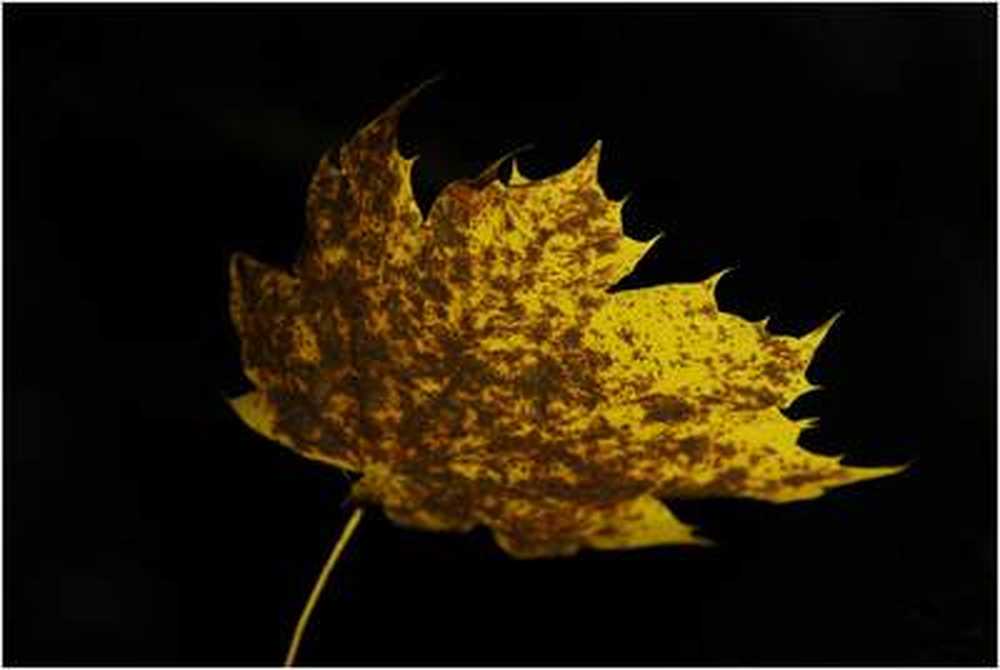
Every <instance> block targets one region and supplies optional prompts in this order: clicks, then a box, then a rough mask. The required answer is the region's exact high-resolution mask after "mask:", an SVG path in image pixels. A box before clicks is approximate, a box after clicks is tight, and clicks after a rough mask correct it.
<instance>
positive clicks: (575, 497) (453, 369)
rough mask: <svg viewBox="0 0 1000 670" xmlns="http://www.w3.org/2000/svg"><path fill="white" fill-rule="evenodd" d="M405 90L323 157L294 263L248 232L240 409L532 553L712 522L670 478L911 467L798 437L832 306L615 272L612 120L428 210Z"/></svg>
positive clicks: (827, 481) (314, 454) (432, 509)
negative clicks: (629, 282) (738, 299)
mask: <svg viewBox="0 0 1000 670" xmlns="http://www.w3.org/2000/svg"><path fill="white" fill-rule="evenodd" d="M414 93H415V92H414ZM412 95H413V94H411V95H409V96H407V97H406V98H404V99H403V100H401V101H399V102H397V103H396V104H395V105H393V106H392V107H391V108H390V109H389V110H388V111H387V112H385V113H384V114H383V115H381V116H380V117H379V118H377V119H376V120H375V121H373V122H372V123H371V124H369V125H368V126H366V127H365V128H363V129H362V130H361V131H359V132H358V133H357V134H356V135H355V136H354V137H353V138H352V139H351V140H350V141H349V142H348V143H347V144H346V145H344V146H343V147H342V148H341V149H340V150H339V152H336V153H333V152H331V153H329V154H327V155H326V156H324V157H323V159H322V160H321V161H320V164H319V167H318V168H317V170H316V173H315V175H314V177H313V180H312V183H311V185H310V187H309V195H308V201H307V228H306V237H305V243H304V245H303V249H302V252H301V254H300V257H299V260H298V262H297V263H296V264H295V266H294V268H292V269H291V270H290V271H289V272H285V271H282V270H278V269H274V268H270V267H267V266H265V265H263V264H261V263H259V262H256V261H253V260H252V259H249V258H247V257H246V256H244V255H242V254H237V255H235V256H234V258H233V260H232V263H231V281H232V316H233V321H234V323H235V324H236V327H237V331H238V333H239V335H240V338H241V341H242V355H243V362H244V368H245V370H246V372H247V376H248V377H249V378H250V380H251V381H252V382H253V383H254V385H255V387H256V390H255V391H253V392H251V393H249V394H247V395H245V396H242V397H240V398H237V399H235V400H234V401H233V406H234V408H235V409H236V411H237V413H238V414H239V415H240V417H241V418H242V419H243V420H244V421H245V422H246V423H247V425H249V426H250V427H251V428H253V429H254V430H256V431H257V432H259V433H261V434H262V435H265V436H267V437H268V438H270V439H272V440H274V441H277V442H279V443H281V444H284V445H286V446H288V447H290V448H292V449H294V450H296V451H297V452H299V453H301V454H302V455H304V456H306V457H309V458H312V459H316V460H320V461H324V462H327V463H329V464H332V465H335V466H337V467H340V468H344V469H348V470H352V471H356V472H359V473H361V479H360V480H359V481H358V482H356V484H355V486H354V489H353V491H352V496H353V497H354V498H355V499H356V500H359V501H364V502H367V503H372V504H377V505H381V506H383V507H384V509H385V510H386V512H387V514H388V515H389V516H390V517H391V518H392V519H394V520H395V521H397V522H398V523H400V524H405V525H408V526H414V527H418V528H424V529H428V530H455V531H464V530H468V529H471V528H473V527H475V526H478V525H484V526H487V527H488V528H490V529H491V530H492V531H493V533H494V536H495V537H496V540H497V543H498V544H499V545H500V546H501V547H502V548H503V549H504V550H505V551H507V552H508V553H510V554H512V555H514V556H521V557H535V556H551V555H565V554H572V553H574V552H575V551H577V550H578V549H579V548H580V547H593V548H598V549H619V548H631V547H643V546H650V545H657V544H699V543H701V544H704V543H706V541H705V540H703V539H701V538H698V537H697V536H696V535H694V533H693V529H692V528H691V527H690V526H688V525H685V524H684V523H682V522H680V521H679V520H677V519H676V518H675V517H674V516H673V514H671V512H670V511H669V510H668V509H667V508H666V507H665V506H664V505H663V504H662V503H661V502H660V500H661V499H667V500H669V499H671V498H690V497H706V496H743V497H750V498H758V499H762V500H770V501H774V502H787V501H792V500H802V499H807V498H813V497H816V496H819V495H821V494H822V493H823V492H824V491H825V490H826V489H828V488H830V487H834V486H840V485H843V484H848V483H851V482H856V481H860V480H863V479H871V478H873V477H881V476H884V475H888V474H892V473H894V472H898V471H899V470H900V469H901V468H899V467H881V468H859V467H848V466H843V465H841V464H840V459H839V458H835V457H828V456H821V455H818V454H814V453H811V452H809V451H806V450H805V449H802V448H801V447H799V446H798V444H797V440H798V437H799V433H800V431H801V430H802V428H803V427H805V426H806V425H808V422H804V421H795V420H791V419H788V418H787V417H786V416H784V415H783V414H782V413H781V411H780V409H781V408H784V407H787V406H788V405H789V404H790V403H791V402H792V401H793V400H794V399H795V398H796V397H798V396H799V395H800V394H802V393H803V392H804V391H806V390H808V389H810V388H813V386H812V385H811V384H810V383H809V382H808V381H807V379H806V376H805V371H806V368H807V367H808V366H809V363H810V361H811V359H812V356H813V354H814V352H815V351H816V348H817V347H818V346H819V344H820V342H821V341H822V339H823V336H824V334H825V333H826V332H827V330H828V329H829V328H830V326H831V325H832V323H833V319H831V320H830V321H829V322H828V323H826V324H824V325H823V326H821V327H819V328H818V329H816V330H815V331H814V332H813V333H810V334H809V335H806V336H804V337H800V338H795V337H788V336H779V335H774V334H771V333H769V332H768V331H767V329H766V328H765V326H764V324H763V323H753V322H750V321H746V320H744V319H742V318H740V317H738V316H735V315H732V314H727V313H724V312H721V311H720V310H719V308H718V305H717V303H716V300H715V287H716V284H717V282H718V280H719V278H720V277H721V275H722V274H723V273H721V272H720V273H716V274H714V275H713V276H711V277H709V278H707V279H705V280H704V281H701V282H696V283H692V284H671V285H665V286H656V287H651V288H642V289H638V290H630V291H620V292H616V293H609V292H608V290H607V289H608V288H609V287H610V286H611V285H613V284H614V283H615V282H616V281H617V280H619V279H621V278H622V277H624V276H625V275H627V274H628V273H629V272H630V271H631V270H632V269H633V267H634V266H635V264H636V262H637V261H638V260H639V259H640V258H641V257H642V255H643V254H644V253H645V251H646V250H647V249H648V248H649V247H650V245H651V243H640V242H636V241H634V240H630V239H628V238H626V237H625V236H624V235H623V234H622V232H621V220H620V214H621V206H622V202H620V201H619V202H615V201H612V200H610V199H609V198H608V197H607V196H606V195H605V193H604V192H603V190H602V189H601V186H600V184H599V183H598V163H599V159H600V143H597V144H596V145H594V147H593V148H592V149H591V150H590V151H589V152H588V153H587V154H586V156H584V157H583V159H582V160H580V161H579V162H578V163H577V164H576V165H575V166H573V167H571V168H569V169H568V170H566V171H564V172H562V173H559V174H557V175H554V176H551V177H548V178H545V179H540V180H534V181H533V180H529V179H528V178H526V177H524V176H523V175H522V174H521V173H520V172H518V171H517V169H516V167H515V168H514V170H513V174H512V177H511V179H510V180H509V182H508V183H506V184H505V183H503V182H502V181H501V180H500V179H499V178H498V177H497V168H498V167H499V162H498V163H497V164H494V165H493V166H491V167H490V168H488V169H487V170H485V171H484V172H483V174H481V175H479V176H478V177H476V178H474V179H469V180H463V181H458V182H455V183H452V184H450V185H449V186H447V187H446V188H445V189H444V191H443V192H442V193H441V194H440V195H439V196H438V198H437V199H436V201H435V202H434V204H433V206H432V207H431V210H430V212H429V214H428V216H427V218H426V220H424V218H423V217H422V216H421V213H420V211H419V209H418V208H417V206H416V203H415V202H414V199H413V194H412V192H411V188H410V173H411V169H412V166H413V161H414V159H407V158H404V157H403V156H401V155H400V153H399V151H398V149H397V143H396V136H397V128H398V123H399V117H400V114H401V112H402V110H403V108H404V106H405V103H406V101H407V100H409V99H410V98H411V97H412Z"/></svg>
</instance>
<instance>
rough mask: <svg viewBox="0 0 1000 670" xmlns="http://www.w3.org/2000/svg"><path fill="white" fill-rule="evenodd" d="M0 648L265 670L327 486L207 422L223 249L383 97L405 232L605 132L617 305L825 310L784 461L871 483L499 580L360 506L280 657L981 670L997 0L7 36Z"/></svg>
mask: <svg viewBox="0 0 1000 670" xmlns="http://www.w3.org/2000/svg"><path fill="white" fill-rule="evenodd" d="M3 13H4V28H5V33H4V37H5V45H6V48H5V65H6V68H5V75H6V82H7V88H6V90H5V92H4V93H5V105H4V112H5V117H4V119H5V128H4V130H5V138H6V140H7V150H6V152H5V156H4V161H5V162H4V172H5V177H6V179H5V194H6V198H5V203H4V206H5V210H4V213H5V215H6V216H5V223H6V225H5V226H4V242H5V245H6V253H5V256H4V261H5V268H4V279H5V282H6V284H5V286H6V292H5V294H4V297H5V310H4V316H5V319H6V329H5V332H4V335H5V348H4V353H5V359H6V367H5V371H4V372H5V379H4V385H5V399H4V415H5V419H6V421H5V431H4V435H5V438H6V448H5V452H4V465H5V469H4V474H5V477H4V483H5V496H4V511H5V525H4V580H5V589H4V615H5V616H4V643H5V646H4V658H3V661H4V663H5V664H8V665H19V664H93V663H100V664H119V663H128V664H139V665H144V664H182V665H183V664H227V665H230V664H245V665H271V664H276V663H279V662H280V661H281V659H282V657H283V654H284V651H285V647H286V644H287V641H288V638H289V635H290V633H291V630H292V628H293V626H294V623H295V620H296V617H297V615H298V613H299V610H300V608H301V605H302V603H303V601H304V599H305V597H306V595H307V593H308V591H309V589H310V587H311V585H312V582H313V579H314V578H315V575H316V573H317V571H318V570H319V567H320V566H321V564H322V562H323V560H324V559H325V557H326V553H327V551H328V550H329V547H330V545H331V543H332V542H333V540H334V538H335V536H336V534H337V533H338V532H339V530H340V528H341V527H342V525H343V523H344V521H345V520H346V516H347V510H345V509H343V508H342V507H341V502H342V500H343V498H344V496H345V493H346V491H347V487H348V481H347V479H346V478H345V477H343V476H342V475H341V474H340V473H338V472H336V471H335V470H332V469H328V468H325V467H323V466H320V465H318V464H315V463H311V462H307V461H305V460H303V459H301V458H299V457H298V456H296V455H295V454H293V453H292V452H290V451H288V450H286V449H283V448H280V447H278V446H275V445H273V444H270V443H268V442H267V441H266V440H264V439H262V438H260V437H258V436H256V435H255V434H254V433H252V432H251V431H250V430H248V429H246V428H245V427H243V426H242V425H241V424H240V422H239V421H238V420H237V419H236V418H235V416H234V415H232V414H231V413H230V411H229V410H228V408H227V407H226V406H225V405H224V403H223V401H222V398H223V395H232V394H236V393H238V392H241V391H243V390H245V389H246V388H247V382H246V380H245V379H244V378H243V376H242V373H241V371H240V366H239V359H238V342H237V340H236V337H235V334H234V332H233V329H232V326H231V325H230V323H229V320H228V314H227V311H226V291H227V278H226V263H227V258H228V257H229V255H230V254H231V253H233V252H234V251H236V250H243V251H246V252H249V253H251V254H252V255H254V256H256V257H257V258H259V259H261V260H264V261H267V262H271V263H274V264H288V263H290V262H291V261H292V259H293V258H294V256H295V253H296V249H297V245H298V243H299V241H300V240H301V236H302V228H303V210H304V195H305V188H306V185H307V182H308V179H309V176H310V173H311V170H312V168H313V167H314V165H315V163H316V161H317V160H318V158H319V156H320V154H321V153H322V151H323V150H324V149H326V148H327V147H328V146H330V145H336V144H338V143H340V142H342V141H343V140H345V139H346V138H348V137H349V136H350V134H351V133H352V132H353V131H354V130H356V129H357V128H358V127H360V126H361V125H363V124H364V123H366V122H367V121H368V120H370V119H371V118H372V117H374V116H375V115H376V114H377V113H379V112H380V111H381V110H382V109H383V108H384V107H386V106H387V105H388V104H389V103H391V102H392V101H393V100H394V99H396V98H397V97H398V96H399V95H401V94H402V93H404V92H405V91H407V90H408V89H410V88H411V87H412V86H414V85H415V84H417V83H419V82H421V81H423V80H424V79H427V78H429V77H431V76H433V75H435V74H439V73H443V74H444V75H445V78H444V79H443V80H442V81H441V82H440V83H437V84H435V85H434V86H433V87H431V88H429V89H428V90H427V91H426V92H425V93H423V94H422V95H421V97H420V98H419V99H418V100H417V101H416V102H415V103H414V104H413V105H412V107H411V108H410V110H409V111H408V112H407V114H406V116H405V117H404V120H403V125H402V140H401V141H402V147H403V149H404V152H405V153H407V154H413V153H420V154H421V160H420V161H419V162H418V163H417V168H416V174H415V177H414V183H415V186H416V190H417V194H418V198H419V200H420V204H421V206H422V207H423V208H424V209H425V211H426V208H427V207H428V205H429V203H430V202H431V200H432V199H433V197H434V195H435V193H436V192H437V191H438V190H440V188H442V187H443V186H444V185H445V184H446V183H447V182H448V181H450V180H452V179H455V178H458V177H461V176H467V175H470V174H472V173H475V172H478V170H479V169H480V168H481V167H483V166H484V165H485V164H486V163H488V162H490V161H492V160H493V159H494V158H496V157H497V156H499V155H501V154H503V153H505V152H507V151H509V150H510V149H513V148H515V147H517V146H520V145H522V144H525V143H532V144H534V146H535V148H534V150H532V151H530V152H528V153H526V154H524V155H523V156H522V158H521V159H520V160H519V164H520V165H521V166H522V170H523V171H524V172H525V173H526V174H528V175H529V176H536V177H537V176H541V175H544V174H548V173H551V172H553V171H555V170H559V169H563V168H565V167H568V166H569V165H570V164H572V163H574V162H575V161H576V160H577V159H578V158H579V157H580V156H581V155H582V154H583V153H584V152H585V150H586V149H587V148H588V147H589V146H590V144H591V143H592V142H593V141H594V140H596V139H598V138H600V139H603V140H604V149H605V151H604V155H603V163H602V167H601V175H600V176H601V181H602V183H603V185H604V186H605V188H606V190H607V191H608V192H609V194H610V195H612V196H614V197H621V196H622V195H624V194H626V193H628V192H631V193H632V195H633V197H632V200H631V201H630V204H629V206H628V208H627V210H626V212H625V231H626V232H627V233H628V234H630V235H632V236H635V237H640V238H644V239H645V238H649V237H651V236H652V235H653V234H655V233H656V232H657V231H661V230H663V231H665V235H664V237H663V238H662V240H661V242H660V243H659V244H658V246H657V247H656V248H655V249H654V250H653V252H652V253H651V255H650V256H649V257H648V259H647V261H646V262H644V263H643V265H642V266H641V267H640V269H639V271H638V278H637V280H636V281H637V282H646V283H649V282H662V281H691V280H699V279H702V278H704V277H705V276H707V275H708V274H709V273H711V272H714V271H716V270H718V269H721V268H722V267H726V266H732V265H737V266H738V269H737V270H736V271H734V272H733V273H732V274H730V275H728V276H727V277H726V278H725V279H724V280H723V282H722V283H721V285H720V289H719V300H720V303H721V304H722V306H723V308H724V309H725V310H727V311H731V312H735V313H737V314H740V315H742V316H745V317H747V318H753V319H758V318H762V317H763V316H765V315H772V317H773V320H772V328H773V329H774V330H776V331H778V332H784V333H791V334H801V333H804V332H806V331H807V330H810V329H811V328H813V327H815V326H816V325H817V324H819V323H820V322H822V321H824V320H825V319H826V318H828V317H829V316H830V315H831V314H833V313H834V312H836V311H837V310H845V314H844V316H843V317H842V318H841V320H840V321H839V322H838V323H837V325H836V326H835V328H834V329H833V330H832V331H831V333H830V335H829V336H828V339H827V341H826V344H825V345H824V346H823V348H822V349H821V350H820V352H819V354H818V356H817V359H816V361H815V364H814V366H813V367H812V369H811V376H812V378H813V379H814V380H815V381H817V382H820V383H823V384H825V385H826V387H827V388H826V390H824V391H819V392H814V393H812V394H810V395H809V396H806V397H804V398H803V399H801V400H800V401H798V402H797V403H796V404H795V405H794V406H793V408H792V410H791V411H792V413H793V414H796V413H797V414H809V413H818V414H821V415H822V416H823V424H822V427H821V428H820V429H818V430H814V431H812V432H810V433H808V434H805V435H804V436H803V438H802V442H803V444H805V445H807V446H809V447H810V448H812V449H815V450H817V451H820V452H825V453H833V452H846V453H848V454H849V462H853V463H857V464H872V465H875V464H895V463H901V462H906V461H910V460H913V461H914V464H913V466H912V467H911V469H910V470H909V471H907V472H906V473H905V474H903V475H899V476H896V477H893V478H887V479H883V480H879V481H874V482H868V483H864V484H860V485H857V486H853V487H848V488H845V489H840V490H837V491H835V492H832V493H830V494H829V495H827V496H826V497H824V498H822V499H819V500H815V501H811V502H804V503H797V504H788V505H781V506H778V505H770V504H765V503H760V502H753V501H744V500H716V501H700V502H693V501H688V502H678V503H676V504H674V505H672V508H673V509H674V510H675V511H676V513H677V514H678V516H679V517H680V518H681V519H682V520H685V521H688V522H690V523H695V524H698V525H699V526H700V527H701V528H702V529H703V532H704V533H705V534H706V535H708V536H710V537H712V538H714V539H716V540H717V541H719V543H720V545H719V547H718V548H715V549H709V550H706V549H699V548H670V547H662V548H655V549H649V550H642V551H633V552H607V553H604V552H584V553H582V554H580V555H579V556H577V557H575V558H572V559H569V560H566V559H560V560H539V561H515V560H512V559H509V558H507V557H506V556H505V555H504V554H503V553H502V552H501V551H500V550H499V549H497V548H496V547H495V545H494V544H493V543H492V540H491V538H490V536H489V534H488V533H487V532H486V531H483V530H478V531H475V532H473V533H470V534H467V535H459V534H432V533H422V532H416V531H410V530H405V529H402V528H398V527H396V526H394V525H393V524H391V523H390V522H388V521H387V520H386V519H385V518H384V517H383V516H382V514H381V512H379V511H377V510H375V511H373V513H370V514H369V515H368V516H367V517H366V519H365V520H364V521H363V523H362V526H361V528H360V530H359V533H358V535H357V536H356V537H355V538H354V541H353V542H352V545H351V547H350V549H349V551H348V553H347V554H346V556H345V558H344V559H343V561H342V562H341V563H340V564H339V565H338V567H337V570H336V571H335V573H334V576H333V580H332V582H331V587H330V589H329V590H328V591H327V593H326V595H325V597H324V599H323V601H322V603H321V605H320V607H319V608H318V609H317V612H316V615H315V618H314V620H313V625H312V626H311V627H310V629H309V633H308V635H307V639H306V641H305V644H304V646H303V650H302V655H301V657H300V660H301V662H302V663H305V664H355V665H357V664H360V665H367V664H402V665H409V664H429V663H433V664H454V663H461V664H471V665H481V664H524V663H529V664H564V663H571V664H583V665H590V664H613V665H632V664H656V665H674V664H825V663H840V664H907V665H911V664H941V663H958V664H994V663H995V662H996V639H995V631H996V618H995V605H996V603H995V594H996V573H995V557H996V521H995V510H996V506H995V500H996V497H995V473H996V460H995V459H996V456H995V447H996V440H995V431H994V429H995V425H996V417H995V408H996V402H995V369H996V361H995V352H996V343H995V340H996V330H995V326H996V323H995V306H996V265H995V263H996V258H995V249H996V238H995V235H996V218H995V216H996V211H995V201H996V198H995V183H996V172H995V161H996V156H995V147H996V136H995V119H996V106H995V96H996V87H995V82H996V72H995V62H996V61H995V58H996V57H995V48H996V45H995V40H996V28H995V14H996V10H995V7H993V6H988V5H975V6H970V5H966V6H960V5H949V6H931V5H924V6H919V7H907V6H900V5H895V6H890V7H880V6H860V5H853V6H839V7H838V6H806V7H796V6H790V5H783V6H776V7H753V6H737V7H727V6H722V5H705V6H693V7H688V6H680V5H674V6H660V7H658V6H643V7H633V8H622V7H617V8H614V9H612V8H608V7H603V8H602V7H598V6H590V7H579V8H572V7H566V6H563V7H558V8H545V7H528V6H521V7H516V8H515V7H487V6H480V7H459V6H442V7H418V6H409V7H393V6H387V5H381V6H354V7H334V6H327V7H319V6H300V7H285V8H280V9H279V8H275V7H268V6H250V7H243V8H239V7H234V6H227V7H179V6H178V7H161V8H157V7H153V6H145V7H141V8H140V7H134V8H133V7H127V6H118V7H113V8H94V7H90V8H84V7H73V8H65V7H64V8H60V7H57V6H44V7H42V6H34V7H32V6H25V5H19V6H10V5H7V6H5V7H4V11H3Z"/></svg>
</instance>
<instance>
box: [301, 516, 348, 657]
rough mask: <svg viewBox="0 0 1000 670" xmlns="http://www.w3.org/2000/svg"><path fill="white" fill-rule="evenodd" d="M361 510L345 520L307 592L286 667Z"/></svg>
mask: <svg viewBox="0 0 1000 670" xmlns="http://www.w3.org/2000/svg"><path fill="white" fill-rule="evenodd" d="M362 511H363V510H362V508H361V507H358V508H356V509H355V510H354V513H353V514H352V515H351V518H350V519H348V521H347V525H346V526H344V530H343V531H341V533H340V538H338V540H337V544H336V545H335V546H334V547H333V551H332V552H330V557H329V558H328V559H326V565H324V566H323V570H322V571H321V572H320V573H319V577H317V578H316V584H315V585H314V586H313V590H312V593H310V594H309V600H307V601H306V606H305V607H304V608H303V609H302V614H300V615H299V623H298V625H296V626H295V635H293V636H292V643H291V645H290V646H289V647H288V655H287V656H285V667H286V668H289V667H291V666H292V665H293V664H294V663H295V655H296V654H297V653H298V651H299V644H301V642H302V634H303V633H304V632H305V630H306V625H307V624H308V623H309V616H310V615H311V614H312V611H313V608H314V607H316V602H317V601H318V600H319V594H321V593H322V592H323V587H324V586H326V580H327V578H328V577H329V576H330V572H331V571H332V570H333V566H334V565H336V563H337V559H338V558H340V555H341V554H342V553H343V552H344V548H345V547H346V546H347V542H348V540H350V539H351V535H353V534H354V529H355V528H357V526H358V522H359V521H361V513H362Z"/></svg>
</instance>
